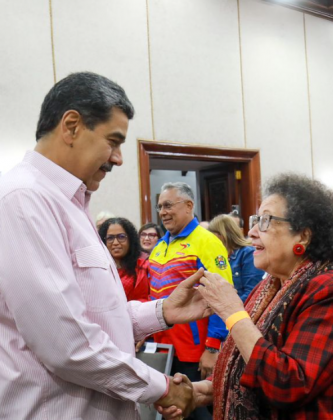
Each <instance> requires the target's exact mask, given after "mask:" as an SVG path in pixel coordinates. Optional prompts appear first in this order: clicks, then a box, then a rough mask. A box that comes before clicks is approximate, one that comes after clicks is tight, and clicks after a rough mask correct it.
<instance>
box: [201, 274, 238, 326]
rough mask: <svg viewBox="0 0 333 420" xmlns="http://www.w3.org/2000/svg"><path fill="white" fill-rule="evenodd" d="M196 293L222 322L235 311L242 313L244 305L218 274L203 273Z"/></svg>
mask: <svg viewBox="0 0 333 420" xmlns="http://www.w3.org/2000/svg"><path fill="white" fill-rule="evenodd" d="M198 291H199V292H200V294H201V296H202V297H203V298H204V299H205V301H206V302H207V304H208V305H209V307H210V308H211V309H212V310H213V311H214V312H215V313H216V314H217V315H219V316H220V317H221V318H222V319H223V321H224V322H225V321H226V319H227V318H228V317H229V316H230V315H232V314H234V313H235V312H237V311H243V310H244V305H243V302H242V300H241V299H240V297H239V296H238V294H237V291H236V289H235V288H234V286H233V285H232V284H230V283H229V282H228V281H226V280H225V279H224V278H223V277H221V276H220V275H219V274H215V273H210V272H208V271H205V272H204V275H203V276H202V277H201V279H200V285H199V286H198Z"/></svg>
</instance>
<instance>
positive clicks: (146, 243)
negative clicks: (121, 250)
mask: <svg viewBox="0 0 333 420" xmlns="http://www.w3.org/2000/svg"><path fill="white" fill-rule="evenodd" d="M162 236H163V230H162V228H161V227H160V226H158V225H157V224H156V223H146V224H145V225H143V226H142V227H141V228H140V230H139V238H140V245H141V248H142V250H143V251H144V252H147V254H150V253H151V251H152V249H153V248H154V246H155V245H156V244H157V242H158V240H159V239H161V238H162Z"/></svg>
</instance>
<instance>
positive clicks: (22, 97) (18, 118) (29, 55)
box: [0, 0, 53, 172]
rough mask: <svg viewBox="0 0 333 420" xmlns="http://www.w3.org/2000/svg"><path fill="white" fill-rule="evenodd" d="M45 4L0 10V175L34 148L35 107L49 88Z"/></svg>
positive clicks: (19, 3) (15, 4)
mask: <svg viewBox="0 0 333 420" xmlns="http://www.w3.org/2000/svg"><path fill="white" fill-rule="evenodd" d="M50 39H51V38H50V18H49V8H48V2H45V1H42V0H36V1H33V2H29V1H25V0H16V1H2V2H1V4H0V57H1V66H0V119H1V136H0V172H7V171H8V170H9V169H10V168H12V167H13V166H14V165H15V164H16V163H18V162H19V161H20V160H21V159H22V157H23V156H24V153H25V151H26V150H27V149H33V148H34V147H35V131H36V124H37V120H38V115H39V111H40V105H41V102H42V100H43V98H44V95H45V93H46V92H47V90H48V89H49V87H50V86H52V84H53V72H52V56H51V41H50Z"/></svg>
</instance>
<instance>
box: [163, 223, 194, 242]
mask: <svg viewBox="0 0 333 420" xmlns="http://www.w3.org/2000/svg"><path fill="white" fill-rule="evenodd" d="M197 226H199V222H198V220H197V219H196V218H194V219H192V220H191V221H190V223H189V224H188V225H186V226H185V227H184V229H183V230H182V231H181V232H180V233H178V235H176V236H174V239H178V238H186V237H187V236H188V235H189V234H190V233H192V232H193V231H194V229H195V228H196V227H197ZM160 241H165V242H166V243H167V244H168V243H169V241H170V232H169V231H167V233H166V234H165V235H164V236H163V237H162V238H161V239H160Z"/></svg>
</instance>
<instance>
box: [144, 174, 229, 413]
mask: <svg viewBox="0 0 333 420" xmlns="http://www.w3.org/2000/svg"><path fill="white" fill-rule="evenodd" d="M156 209H157V211H159V214H160V217H161V220H162V223H163V225H164V227H165V228H166V229H167V232H166V234H165V235H164V236H163V238H161V239H160V240H159V242H158V243H157V245H156V247H155V248H154V249H153V251H152V253H151V255H150V257H149V273H150V281H151V299H152V300H155V299H161V298H166V297H168V296H169V295H170V293H171V292H172V291H173V290H174V289H175V287H176V286H177V285H178V284H179V283H180V282H182V281H183V280H185V279H186V278H187V277H188V276H190V275H192V274H193V273H195V272H196V271H197V270H198V269H199V268H200V267H203V268H204V269H205V270H207V271H210V272H212V273H218V274H220V275H222V276H223V277H224V278H225V279H226V280H228V281H229V282H230V283H232V274H231V270H230V266H229V262H228V254H227V250H226V248H225V247H224V245H223V244H222V242H221V241H220V240H219V239H218V238H217V237H216V236H215V235H213V234H212V233H211V232H208V231H207V230H206V229H204V228H203V227H201V226H199V223H198V221H197V219H196V218H195V217H194V194H193V191H192V189H191V187H190V186H189V185H187V184H185V183H183V182H176V183H167V184H164V185H163V186H162V189H161V194H160V197H159V201H158V205H157V207H156ZM227 333H228V332H227V330H226V329H225V326H224V324H223V322H222V320H221V319H220V318H219V317H218V316H217V315H212V316H210V317H209V318H206V319H204V320H200V321H196V322H192V323H190V324H182V325H179V324H178V325H175V326H174V327H173V328H171V329H169V330H167V331H163V332H160V333H157V334H155V335H154V340H155V341H156V342H158V343H164V344H173V345H174V347H175V359H174V362H173V366H172V372H174V373H176V372H181V373H184V374H186V375H187V376H188V377H189V378H190V380H191V381H197V380H200V379H205V378H206V377H207V376H209V375H210V374H211V373H212V370H213V367H214V364H215V361H216V358H217V353H218V350H219V348H220V345H221V341H222V340H224V339H225V337H226V335H227ZM192 416H193V417H191V418H193V419H200V420H206V419H211V415H210V413H209V412H208V410H207V408H206V407H202V408H198V409H197V410H195V412H193V413H192Z"/></svg>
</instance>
